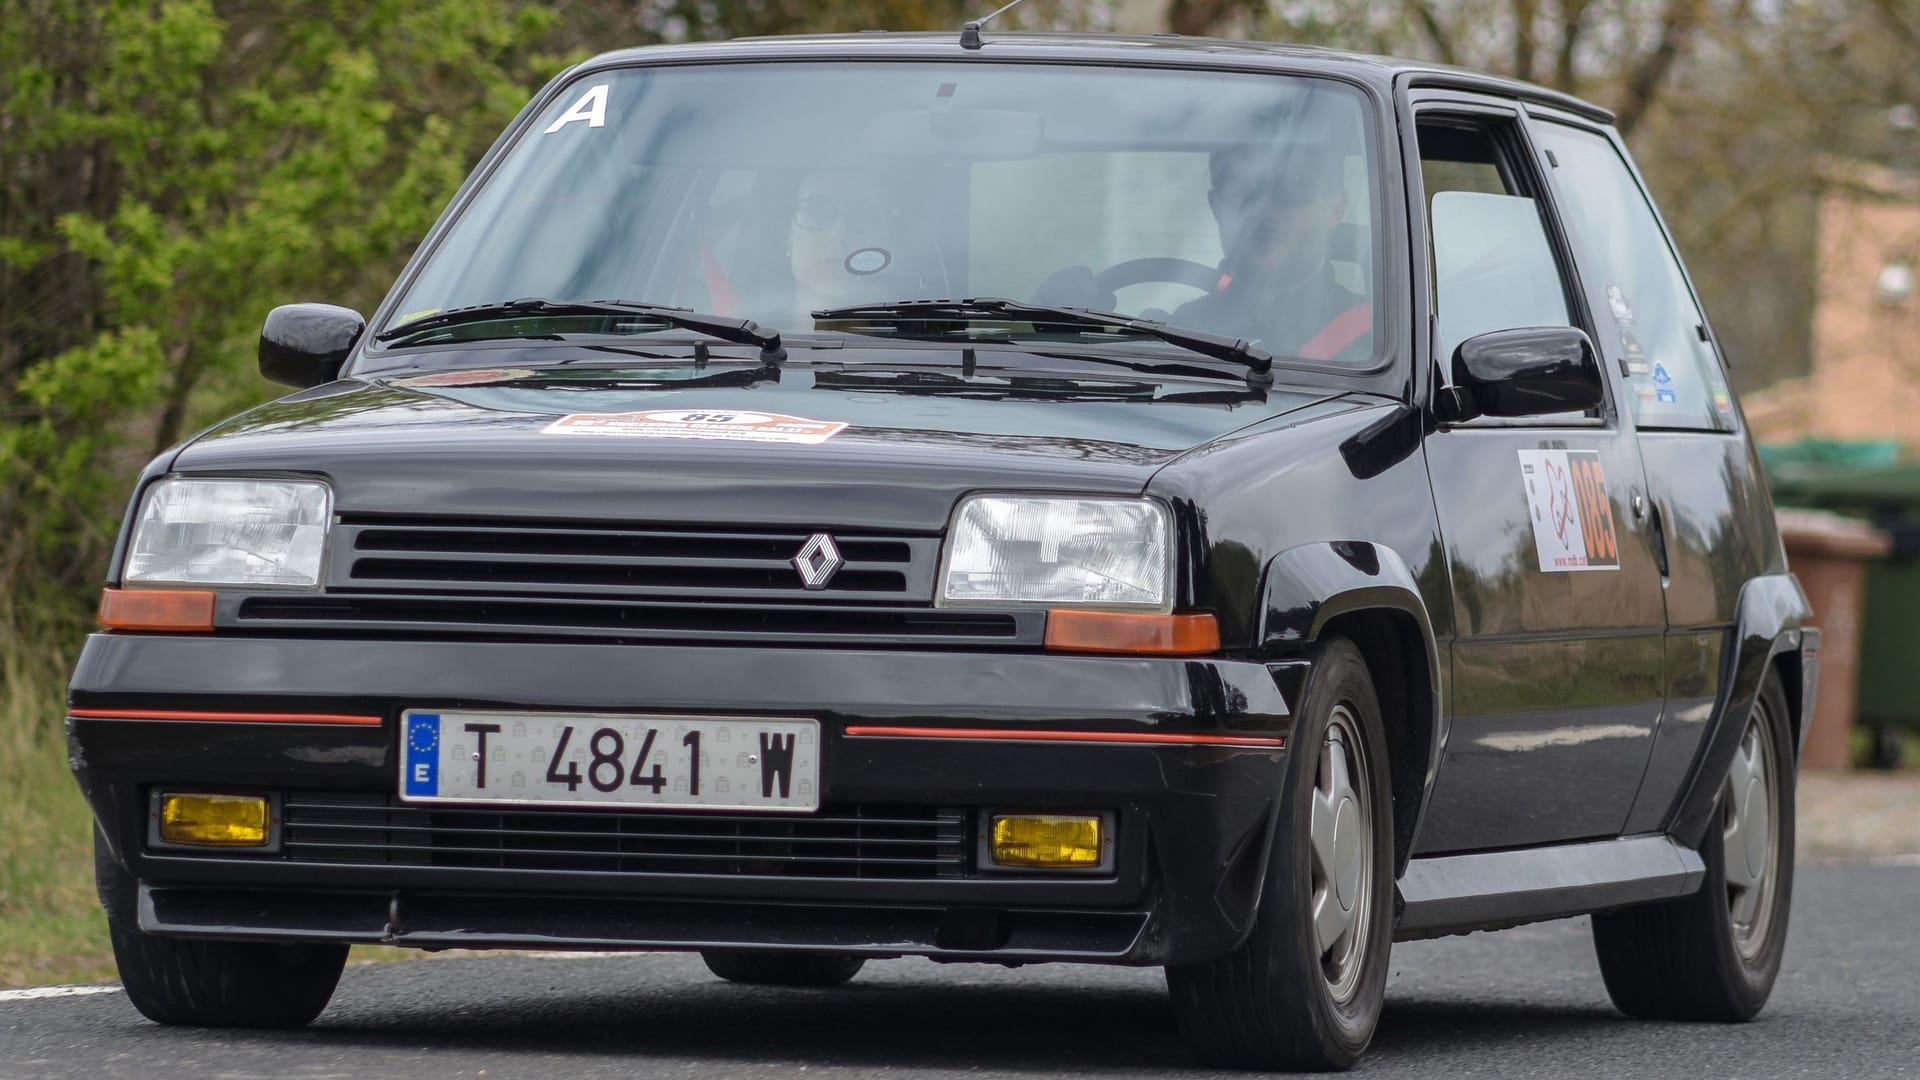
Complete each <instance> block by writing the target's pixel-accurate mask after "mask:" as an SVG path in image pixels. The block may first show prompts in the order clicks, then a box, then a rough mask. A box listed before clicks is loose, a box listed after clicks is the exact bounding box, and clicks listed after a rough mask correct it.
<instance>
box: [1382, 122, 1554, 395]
mask: <svg viewBox="0 0 1920 1080" xmlns="http://www.w3.org/2000/svg"><path fill="white" fill-rule="evenodd" d="M1418 130H1419V138H1420V175H1421V179H1422V182H1423V183H1424V184H1425V186H1426V193H1427V212H1428V220H1429V222H1430V223H1431V229H1432V241H1433V244H1432V253H1433V282H1434V297H1433V301H1434V311H1435V313H1436V315H1437V316H1438V319H1439V325H1438V332H1437V339H1436V344H1437V346H1438V349H1437V351H1436V353H1435V355H1436V356H1437V357H1438V358H1439V360H1440V362H1441V364H1442V365H1443V366H1445V365H1447V364H1449V363H1450V360H1451V357H1452V356H1453V350H1454V349H1455V348H1456V347H1457V346H1459V344H1460V343H1461V342H1463V341H1465V340H1467V339H1468V338H1470V337H1474V336H1476V335H1479V334H1484V333H1487V332H1489V331H1493V330H1511V329H1515V328H1518V327H1525V326H1571V325H1573V321H1572V318H1571V316H1570V314H1569V308H1568V304H1567V296H1568V289H1567V285H1566V280H1565V278H1564V277H1563V276H1562V274H1561V271H1560V265H1559V262H1558V261H1557V260H1556V259H1555V258H1554V254H1553V247H1552V245H1551V244H1549V243H1548V241H1547V232H1546V227H1545V225H1544V223H1543V222H1542V219H1541V216H1540V207H1539V204H1538V203H1537V202H1536V201H1535V200H1534V199H1533V198H1531V197H1530V196H1529V195H1528V194H1526V192H1525V191H1524V189H1523V187H1522V186H1521V183H1520V181H1519V180H1518V178H1517V175H1516V172H1515V170H1514V169H1512V168H1511V167H1510V160H1509V159H1508V157H1507V156H1506V155H1505V154H1504V153H1503V148H1502V146H1501V141H1500V140H1499V139H1498V138H1497V137H1496V134H1495V132H1494V131H1493V130H1491V129H1489V128H1487V127H1481V126H1472V125H1468V124H1464V123H1454V122H1451V121H1450V120H1449V121H1431V122H1429V121H1423V122H1422V123H1421V124H1420V126H1419V129H1418Z"/></svg>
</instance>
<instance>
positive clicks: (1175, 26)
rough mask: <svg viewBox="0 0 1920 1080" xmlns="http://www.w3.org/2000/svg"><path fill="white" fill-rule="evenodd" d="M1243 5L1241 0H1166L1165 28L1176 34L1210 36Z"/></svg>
mask: <svg viewBox="0 0 1920 1080" xmlns="http://www.w3.org/2000/svg"><path fill="white" fill-rule="evenodd" d="M1243 6H1244V5H1243V4H1242V3H1241V0H1168V3H1167V29H1169V30H1171V31H1173V32H1174V33H1176V34H1192V35H1194V36H1196V37H1211V36H1214V35H1217V34H1219V33H1220V32H1221V31H1222V30H1223V29H1225V27H1226V23H1227V20H1228V19H1229V18H1231V17H1232V16H1233V15H1234V14H1235V13H1236V12H1238V11H1239V10H1240V9H1241V8H1242V7H1243Z"/></svg>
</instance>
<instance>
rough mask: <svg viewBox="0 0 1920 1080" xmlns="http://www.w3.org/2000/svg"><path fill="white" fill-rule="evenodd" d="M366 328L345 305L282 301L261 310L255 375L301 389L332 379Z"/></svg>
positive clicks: (358, 315) (357, 315) (358, 317)
mask: <svg viewBox="0 0 1920 1080" xmlns="http://www.w3.org/2000/svg"><path fill="white" fill-rule="evenodd" d="M366 328H367V320H366V319H365V318H364V317H362V316H361V314H360V313H359V312H357V311H354V310H352V309H351V308H343V307H336V306H334V305H333V304H282V305H281V306H279V307H277V308H274V309H273V310H272V311H269V312H267V321H266V325H264V326H262V327H261V328H260V374H262V375H264V376H266V377H267V378H269V379H272V380H273V381H274V382H277V383H285V384H286V385H288V386H298V387H302V388H305V387H309V386H319V385H321V384H322V383H329V382H332V381H333V380H335V379H337V378H339V377H340V365H341V364H342V363H343V362H345V360H346V359H347V353H348V352H349V351H351V350H352V348H353V343H354V342H356V341H358V340H360V334H361V332H362V331H364V330H365V329H366Z"/></svg>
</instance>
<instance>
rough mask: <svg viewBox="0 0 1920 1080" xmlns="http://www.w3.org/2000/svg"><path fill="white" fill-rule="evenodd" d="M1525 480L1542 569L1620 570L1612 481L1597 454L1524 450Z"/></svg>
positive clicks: (1554, 570) (1522, 457) (1535, 543)
mask: <svg viewBox="0 0 1920 1080" xmlns="http://www.w3.org/2000/svg"><path fill="white" fill-rule="evenodd" d="M1520 478H1521V480H1522V481H1523V482H1524V483H1525V484H1526V488H1527V517H1528V518H1529V519H1530V520H1531V521H1532V523H1533V547H1534V551H1535V552H1536V553H1537V554H1538V555H1539V557H1540V569H1541V570H1544V571H1546V572H1548V573H1555V572H1561V571H1570V570H1618V569H1620V545H1619V540H1618V538H1617V537H1616V536H1615V535H1614V532H1613V505H1612V504H1611V503H1610V502H1608V501H1607V477H1606V473H1605V472H1604V471H1603V470H1602V469H1601V468H1600V454H1599V452H1598V451H1595V450H1522V451H1520Z"/></svg>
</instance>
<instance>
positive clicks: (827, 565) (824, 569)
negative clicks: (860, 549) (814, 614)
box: [793, 533, 846, 589]
mask: <svg viewBox="0 0 1920 1080" xmlns="http://www.w3.org/2000/svg"><path fill="white" fill-rule="evenodd" d="M845 562H846V560H844V559H842V558H841V557H840V548H839V547H838V546H837V545H835V544H834V542H833V537H831V536H828V535H827V534H826V533H814V534H813V535H812V536H810V537H808V538H807V544H806V546H805V547H803V548H801V549H800V554H798V555H795V556H794V557H793V568H794V569H795V570H798V571H800V583H801V584H802V585H805V586H806V587H807V588H809V589H824V588H826V587H827V582H829V581H831V580H833V575H834V573H835V572H836V571H838V570H839V569H840V567H841V565H842V564H844V563H845Z"/></svg>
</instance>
